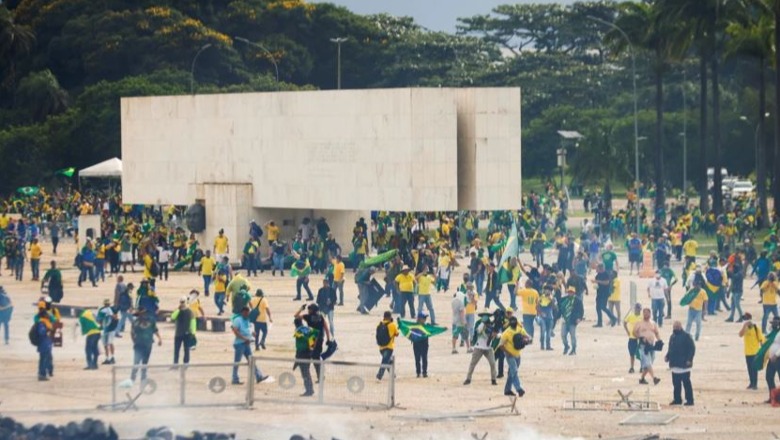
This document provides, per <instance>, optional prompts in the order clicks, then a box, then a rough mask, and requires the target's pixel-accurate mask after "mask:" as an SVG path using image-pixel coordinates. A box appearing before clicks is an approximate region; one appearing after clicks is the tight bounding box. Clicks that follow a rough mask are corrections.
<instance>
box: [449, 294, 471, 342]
mask: <svg viewBox="0 0 780 440" xmlns="http://www.w3.org/2000/svg"><path fill="white" fill-rule="evenodd" d="M461 334H462V335H463V339H465V340H466V349H470V348H471V338H470V337H469V335H468V333H467V332H466V294H465V293H463V292H461V291H458V290H456V291H455V295H453V298H452V354H457V353H458V350H456V349H455V344H456V343H457V342H458V338H459V337H460V336H461Z"/></svg>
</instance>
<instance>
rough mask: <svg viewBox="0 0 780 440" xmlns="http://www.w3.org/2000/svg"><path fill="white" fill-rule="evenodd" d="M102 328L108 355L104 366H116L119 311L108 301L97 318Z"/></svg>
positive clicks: (102, 337)
mask: <svg viewBox="0 0 780 440" xmlns="http://www.w3.org/2000/svg"><path fill="white" fill-rule="evenodd" d="M96 319H97V321H98V322H99V323H100V327H101V328H102V331H103V333H102V335H101V340H102V341H103V349H104V350H105V353H106V359H105V360H104V361H103V365H110V364H115V363H116V361H115V360H114V337H115V336H116V328H117V324H118V323H119V318H118V317H117V311H116V309H115V308H114V307H112V306H111V300H110V299H106V300H104V301H103V307H102V308H101V309H100V310H98V314H97V317H96Z"/></svg>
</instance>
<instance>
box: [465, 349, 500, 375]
mask: <svg viewBox="0 0 780 440" xmlns="http://www.w3.org/2000/svg"><path fill="white" fill-rule="evenodd" d="M482 356H484V357H486V358H487V360H488V365H490V380H496V358H495V356H494V355H493V349H492V348H488V349H487V350H485V349H482V348H475V349H474V352H472V353H471V363H470V364H469V372H468V373H467V374H466V380H468V381H471V376H472V374H474V368H476V366H477V364H478V363H479V361H480V359H482Z"/></svg>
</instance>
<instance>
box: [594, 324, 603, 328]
mask: <svg viewBox="0 0 780 440" xmlns="http://www.w3.org/2000/svg"><path fill="white" fill-rule="evenodd" d="M600 327H604V326H603V325H601V324H595V325H594V326H593V328H600Z"/></svg>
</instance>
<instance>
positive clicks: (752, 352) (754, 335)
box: [732, 309, 764, 390]
mask: <svg viewBox="0 0 780 440" xmlns="http://www.w3.org/2000/svg"><path fill="white" fill-rule="evenodd" d="M732 310H733V309H732ZM741 319H742V321H743V324H742V328H740V329H739V337H740V338H742V342H743V345H744V348H745V363H746V364H747V371H748V380H749V383H748V386H747V389H749V390H757V389H758V369H757V368H756V364H755V359H756V354H758V350H759V349H761V344H763V343H764V335H763V333H761V330H760V329H759V328H758V326H757V325H756V324H754V323H753V315H751V314H750V313H745V314H744V315H743V316H742V318H741Z"/></svg>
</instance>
